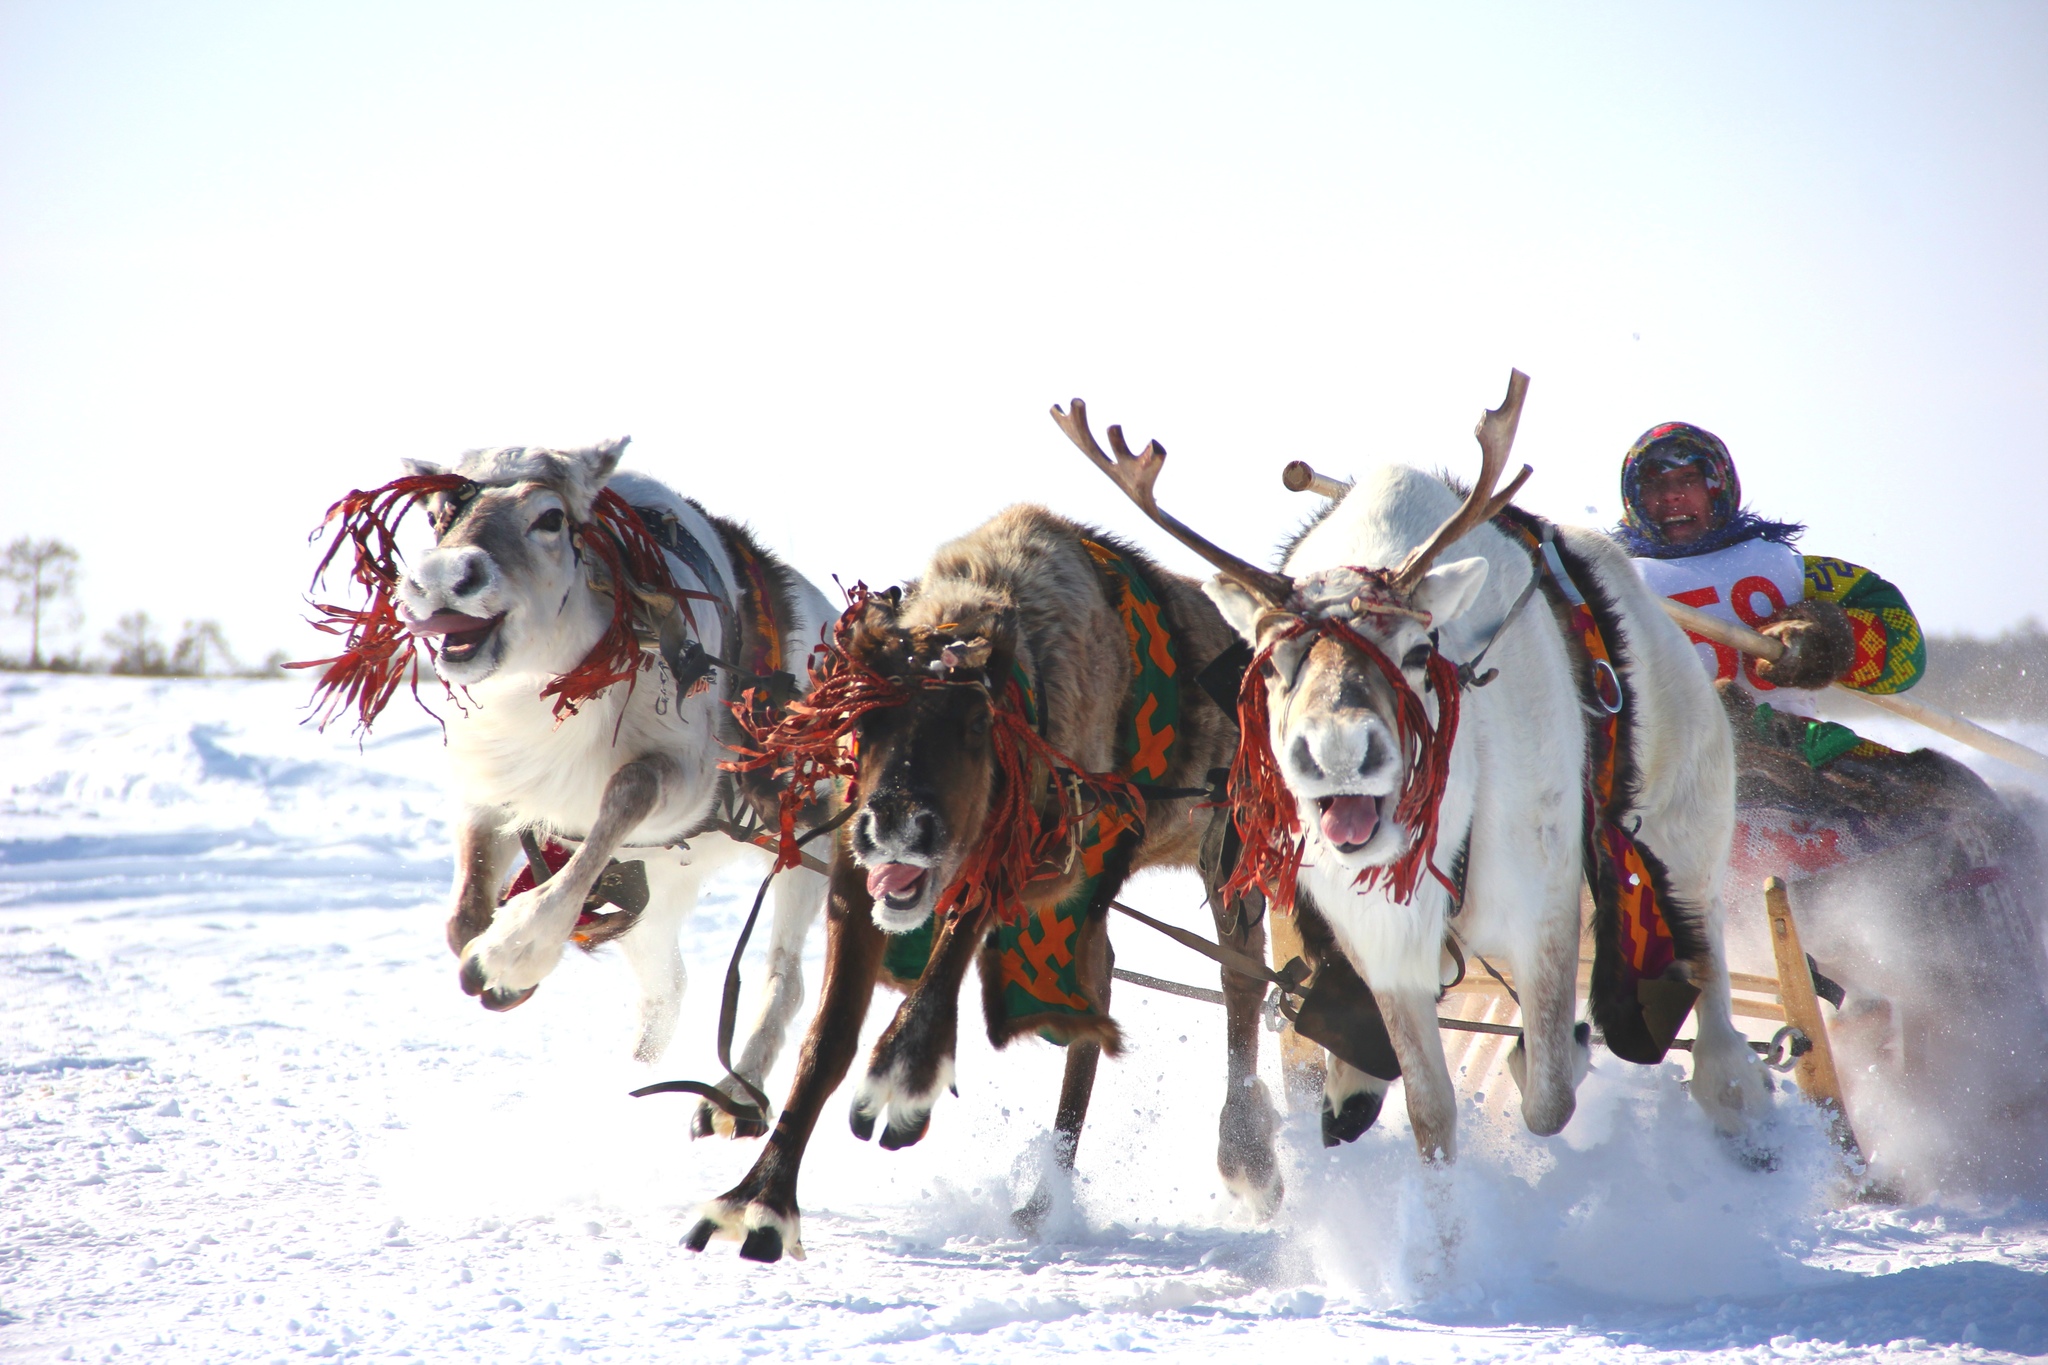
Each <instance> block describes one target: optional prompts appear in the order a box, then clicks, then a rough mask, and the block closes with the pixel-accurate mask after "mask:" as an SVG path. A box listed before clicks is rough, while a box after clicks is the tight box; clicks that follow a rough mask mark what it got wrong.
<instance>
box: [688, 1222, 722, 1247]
mask: <svg viewBox="0 0 2048 1365" xmlns="http://www.w3.org/2000/svg"><path fill="white" fill-rule="evenodd" d="M717 1234H718V1224H717V1223H715V1222H713V1221H712V1220H711V1219H709V1218H699V1219H698V1220H697V1226H696V1227H693V1228H691V1229H690V1235H689V1236H687V1237H685V1238H683V1245H684V1246H686V1247H688V1248H689V1249H690V1250H692V1251H702V1250H703V1249H704V1248H705V1247H708V1246H710V1245H711V1239H712V1238H713V1237H714V1236H716V1235H717Z"/></svg>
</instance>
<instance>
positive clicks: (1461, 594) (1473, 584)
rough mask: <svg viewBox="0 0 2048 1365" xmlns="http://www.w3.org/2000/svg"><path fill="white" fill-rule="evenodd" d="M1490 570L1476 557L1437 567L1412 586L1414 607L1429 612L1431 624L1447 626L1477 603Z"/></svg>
mask: <svg viewBox="0 0 2048 1365" xmlns="http://www.w3.org/2000/svg"><path fill="white" fill-rule="evenodd" d="M1492 567H1493V566H1492V565H1490V564H1488V563H1487V562H1486V561H1485V560H1484V559H1482V558H1480V557H1479V556H1478V555H1474V556H1473V557H1472V558H1470V559H1460V560H1455V561H1453V562H1452V563H1449V564H1439V565H1437V566H1436V567H1435V568H1434V569H1431V570H1430V571H1429V572H1428V573H1426V574H1424V575H1423V576H1422V581H1421V582H1420V583H1418V584H1416V585H1415V605H1416V606H1418V607H1420V608H1422V609H1423V610H1424V611H1426V612H1428V613H1429V623H1430V624H1431V625H1433V626H1442V625H1448V624H1450V623H1451V622H1452V621H1455V620H1457V619H1458V618H1459V617H1460V616H1463V615H1464V614H1465V612H1466V611H1467V610H1468V609H1469V608H1470V607H1471V605H1472V604H1473V603H1474V602H1477V601H1478V600H1479V590H1480V589H1481V588H1483V587H1485V586H1486V575H1487V571H1488V570H1489V569H1491V568H1492Z"/></svg>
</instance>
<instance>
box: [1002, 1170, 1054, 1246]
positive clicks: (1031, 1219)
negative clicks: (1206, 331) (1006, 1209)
mask: <svg viewBox="0 0 2048 1365" xmlns="http://www.w3.org/2000/svg"><path fill="white" fill-rule="evenodd" d="M1051 1212H1052V1191H1051V1190H1049V1189H1047V1188H1046V1187H1045V1182H1044V1181H1042V1180H1041V1181H1039V1182H1038V1188H1037V1189H1035V1190H1033V1191H1032V1192H1031V1197H1030V1198H1029V1199H1027V1200H1025V1201H1024V1207H1022V1208H1020V1209H1018V1210H1017V1211H1016V1212H1014V1213H1012V1214H1011V1215H1010V1221H1011V1222H1012V1223H1014V1224H1016V1226H1017V1231H1019V1232H1021V1233H1023V1234H1024V1235H1025V1236H1026V1237H1036V1236H1038V1230H1039V1229H1040V1228H1042V1227H1044V1226H1045V1216H1046V1215H1047V1214H1049V1213H1051Z"/></svg>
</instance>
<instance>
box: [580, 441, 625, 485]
mask: <svg viewBox="0 0 2048 1365" xmlns="http://www.w3.org/2000/svg"><path fill="white" fill-rule="evenodd" d="M632 442H633V438H632V437H630V436H613V437H610V438H609V439H606V440H603V441H599V442H598V443H597V444H596V445H594V446H592V447H590V449H589V450H587V451H583V452H581V453H583V454H585V455H587V456H589V457H590V460H591V479H592V480H593V481H594V482H596V483H600V484H601V483H603V482H604V481H605V480H606V479H609V478H610V477H611V476H612V472H613V471H614V470H616V469H617V468H618V467H619V459H620V457H621V456H623V455H624V454H625V453H626V447H627V446H629V445H631V444H632Z"/></svg>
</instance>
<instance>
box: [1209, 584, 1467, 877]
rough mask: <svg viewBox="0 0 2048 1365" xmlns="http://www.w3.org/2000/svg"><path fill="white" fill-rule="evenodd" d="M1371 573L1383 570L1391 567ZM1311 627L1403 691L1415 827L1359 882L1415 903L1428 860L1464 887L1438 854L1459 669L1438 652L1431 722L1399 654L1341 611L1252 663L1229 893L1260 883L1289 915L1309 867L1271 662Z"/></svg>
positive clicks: (1241, 709)
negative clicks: (1275, 713)
mask: <svg viewBox="0 0 2048 1365" xmlns="http://www.w3.org/2000/svg"><path fill="white" fill-rule="evenodd" d="M1368 573H1369V576H1372V577H1376V578H1384V574H1377V573H1371V572H1370V571H1368ZM1352 605H1353V606H1354V607H1356V608H1358V609H1361V610H1365V611H1375V610H1379V611H1386V612H1399V613H1402V614H1413V613H1412V611H1411V609H1409V608H1406V607H1386V606H1381V607H1375V605H1374V604H1373V603H1371V602H1361V601H1360V600H1358V599H1354V600H1353V604H1352ZM1311 631H1313V632H1315V633H1316V634H1319V635H1329V636H1334V637H1335V638H1337V639H1339V640H1342V641H1343V642H1344V643H1345V644H1346V645H1348V646H1350V647H1351V648H1352V649H1355V650H1357V651H1358V652H1359V653H1360V654H1362V655H1364V656H1365V657H1366V658H1367V659H1369V660H1371V661H1372V663H1373V665H1374V666H1375V667H1376V668H1378V669H1379V671H1380V674H1381V676H1383V677H1384V678H1386V680H1387V685H1388V686H1389V687H1390V688H1392V689H1393V693H1394V698H1395V736H1394V737H1395V742H1396V743H1397V744H1399V745H1400V747H1401V750H1402V752H1403V754H1404V755H1405V756H1406V758H1407V760H1408V781H1407V783H1406V785H1404V786H1403V787H1402V788H1401V796H1400V799H1399V801H1397V802H1396V803H1395V806H1394V819H1395V821H1396V822H1397V823H1399V824H1400V825H1402V826H1403V827H1404V828H1406V829H1407V830H1408V832H1409V838H1408V847H1407V849H1406V850H1405V851H1403V852H1402V854H1401V856H1400V857H1399V858H1396V859H1395V860H1394V861H1393V862H1392V863H1391V864H1388V865H1385V866H1380V867H1368V868H1365V869H1364V870H1363V871H1361V872H1360V873H1359V874H1358V877H1357V879H1356V880H1355V881H1354V882H1353V885H1355V886H1361V887H1372V886H1376V885H1378V884H1379V883H1380V881H1381V880H1382V879H1384V880H1385V881H1386V883H1387V891H1388V894H1389V895H1390V896H1392V898H1393V899H1394V900H1396V901H1398V902H1400V903H1401V904H1403V905H1406V904H1407V903H1408V902H1409V901H1410V900H1412V899H1413V898H1414V896H1415V887H1416V884H1417V883H1418V882H1420V881H1421V879H1422V870H1423V869H1424V868H1428V869H1429V872H1430V875H1431V876H1433V877H1435V878H1436V879H1437V881H1439V882H1441V883H1442V884H1443V886H1444V888H1445V889H1446V890H1447V891H1450V892H1451V893H1452V894H1453V895H1456V894H1457V888H1455V887H1454V886H1452V885H1451V881H1450V879H1449V878H1448V877H1446V876H1444V874H1443V872H1442V871H1441V870H1439V869H1438V867H1437V865H1436V858H1435V855H1436V835H1437V818H1438V816H1439V814H1440V813H1441V810H1442V807H1443V799H1444V788H1445V787H1446V785H1448V783H1449V781H1450V771H1451V745H1452V743H1453V742H1454V741H1455V740H1456V738H1457V734H1458V670H1457V668H1456V666H1455V665H1453V664H1452V663H1451V662H1450V661H1449V660H1447V659H1445V658H1444V657H1443V655H1441V654H1439V653H1436V652H1435V651H1433V650H1432V651H1431V653H1430V656H1429V663H1428V665H1427V673H1428V677H1429V686H1430V690H1431V691H1432V692H1434V693H1435V694H1436V698H1437V711H1438V717H1439V719H1438V723H1437V724H1436V725H1434V726H1432V725H1431V724H1430V723H1429V712H1428V711H1427V710H1426V709H1425V708H1424V707H1423V704H1422V698H1421V697H1420V696H1418V695H1416V692H1415V690H1414V689H1413V688H1412V687H1410V686H1409V685H1408V680H1407V679H1406V678H1405V677H1403V676H1402V674H1401V670H1400V669H1399V668H1398V667H1396V666H1395V664H1394V662H1393V660H1391V659H1389V658H1388V657H1387V656H1386V653H1385V652H1384V651H1383V650H1381V649H1380V648H1379V647H1378V646H1377V645H1375V644H1373V643H1372V642H1371V641H1370V640H1368V639H1366V638H1365V637H1364V636H1363V635H1360V634H1359V633H1358V632H1357V631H1356V630H1354V629H1353V628H1352V626H1351V623H1350V622H1349V621H1347V620H1345V619H1344V618H1343V617H1339V616H1321V617H1315V618H1306V619H1303V620H1301V621H1299V622H1297V623H1296V624H1295V625H1294V626H1293V627H1291V628H1290V629H1288V630H1287V631H1286V632H1285V633H1283V634H1281V635H1280V636H1279V637H1278V638H1276V639H1274V640H1273V641H1271V642H1270V643H1268V644H1267V645H1266V647H1265V648H1264V649H1262V650H1260V651H1259V653H1258V656H1257V657H1256V658H1254V659H1253V660H1252V664H1251V667H1249V668H1247V669H1246V670H1245V674H1244V683H1243V685H1242V687H1241V688H1240V689H1239V692H1238V708H1237V715H1238V742H1237V756H1236V757H1235V758H1234V759H1233V760H1232V762H1231V765H1230V803H1231V810H1232V819H1233V820H1235V821H1236V824H1237V832H1238V836H1239V838H1241V839H1242V840H1243V841H1244V853H1243V856H1242V857H1240V858H1239V860H1238V864H1237V870H1236V871H1235V872H1233V873H1232V874H1231V877H1230V881H1229V882H1228V884H1227V885H1226V887H1225V893H1226V894H1227V895H1232V896H1236V895H1241V894H1243V893H1244V892H1246V891H1251V890H1258V891H1262V892H1264V893H1265V896H1266V899H1267V901H1268V902H1269V903H1270V904H1271V905H1272V906H1273V907H1274V908H1275V909H1277V910H1279V911H1280V912H1282V913H1283V914H1285V913H1291V912H1292V911H1293V909H1294V879H1295V876H1296V874H1297V873H1299V872H1300V870H1301V860H1302V855H1303V852H1304V851H1305V849H1306V847H1307V842H1308V841H1307V839H1306V837H1305V836H1304V835H1303V834H1302V831H1301V816H1300V805H1299V803H1298V802H1297V801H1296V800H1295V797H1294V793H1293V792H1292V791H1290V790H1289V789H1288V787H1287V781H1286V779H1285V777H1283V776H1282V775H1281V772H1280V765H1279V763H1278V762H1277V761H1276V760H1275V759H1274V757H1273V739H1272V724H1271V713H1270V708H1269V706H1268V703H1267V699H1266V674H1265V667H1264V666H1265V664H1266V663H1267V662H1268V661H1269V660H1270V659H1271V658H1272V657H1273V650H1274V648H1275V647H1276V646H1278V645H1280V644H1283V643H1285V642H1286V641H1288V640H1293V639H1296V638H1298V637H1300V636H1301V635H1303V634H1306V633H1308V632H1311Z"/></svg>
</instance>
